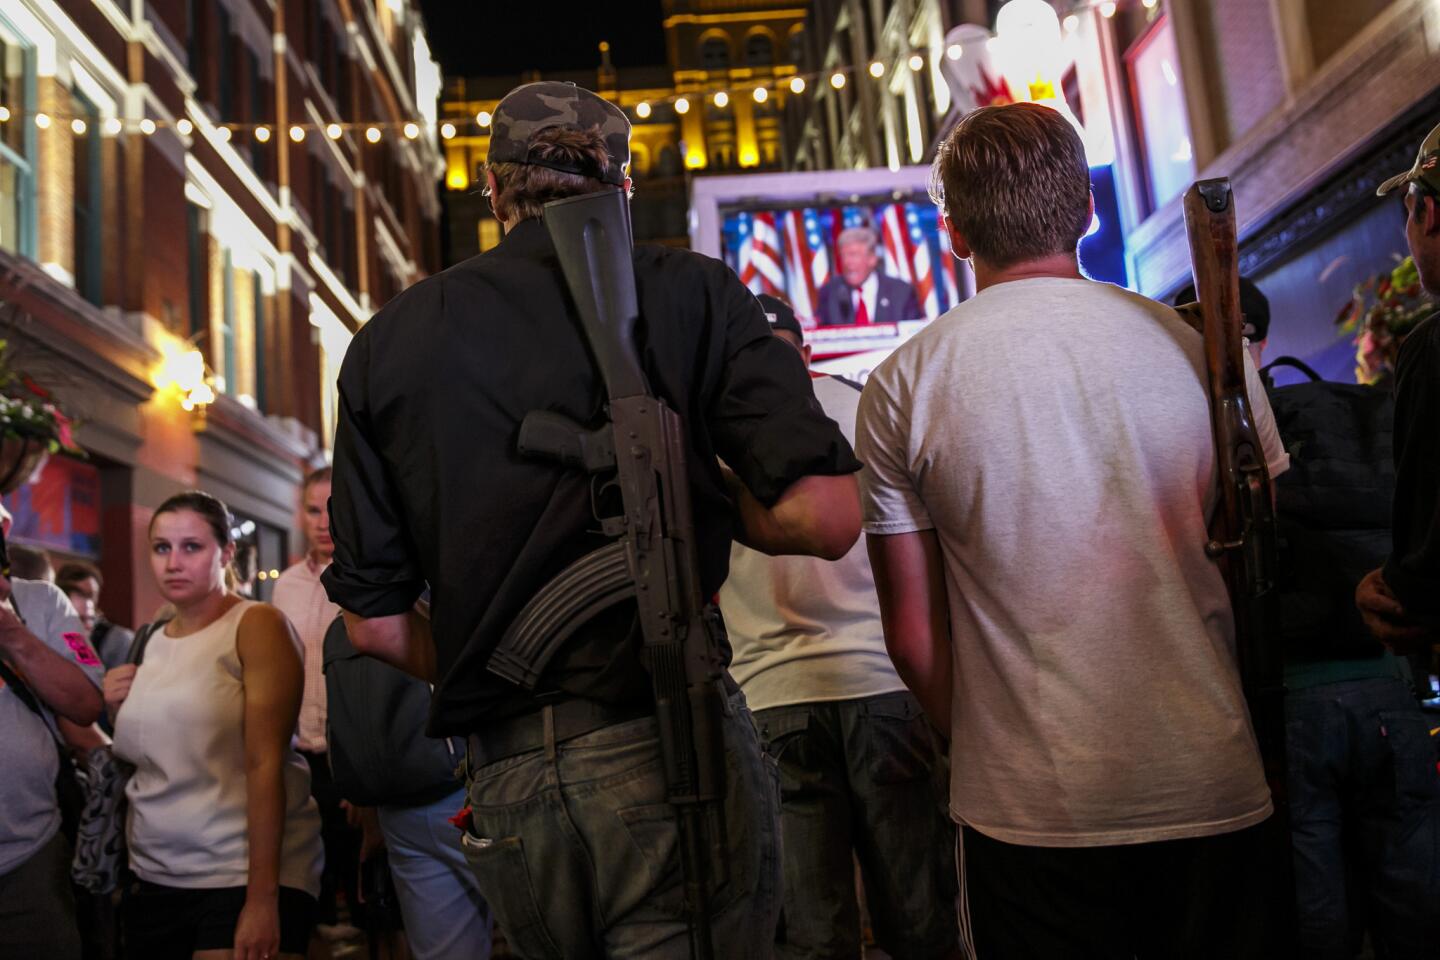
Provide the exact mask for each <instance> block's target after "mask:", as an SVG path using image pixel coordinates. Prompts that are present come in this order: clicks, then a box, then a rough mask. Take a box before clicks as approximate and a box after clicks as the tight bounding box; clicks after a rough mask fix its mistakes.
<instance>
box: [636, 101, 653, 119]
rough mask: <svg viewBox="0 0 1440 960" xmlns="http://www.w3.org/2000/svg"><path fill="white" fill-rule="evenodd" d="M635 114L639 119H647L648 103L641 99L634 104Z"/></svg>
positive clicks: (648, 112)
mask: <svg viewBox="0 0 1440 960" xmlns="http://www.w3.org/2000/svg"><path fill="white" fill-rule="evenodd" d="M635 116H637V117H639V118H640V119H641V120H645V119H647V118H648V117H649V116H650V104H649V103H647V102H645V101H644V100H641V101H640V102H639V103H637V104H635Z"/></svg>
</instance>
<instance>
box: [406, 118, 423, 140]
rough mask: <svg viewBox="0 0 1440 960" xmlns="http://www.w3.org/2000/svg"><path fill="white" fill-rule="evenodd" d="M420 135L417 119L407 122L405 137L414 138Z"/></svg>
mask: <svg viewBox="0 0 1440 960" xmlns="http://www.w3.org/2000/svg"><path fill="white" fill-rule="evenodd" d="M418 136H420V126H419V124H417V123H415V121H413V120H412V121H410V122H409V123H407V124H405V139H407V140H414V139H415V138H416V137H418Z"/></svg>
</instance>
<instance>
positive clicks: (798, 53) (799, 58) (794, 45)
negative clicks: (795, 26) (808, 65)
mask: <svg viewBox="0 0 1440 960" xmlns="http://www.w3.org/2000/svg"><path fill="white" fill-rule="evenodd" d="M790 62H791V63H793V64H796V65H797V66H798V65H799V64H802V63H804V62H805V31H804V30H796V31H794V32H793V33H791V34H790Z"/></svg>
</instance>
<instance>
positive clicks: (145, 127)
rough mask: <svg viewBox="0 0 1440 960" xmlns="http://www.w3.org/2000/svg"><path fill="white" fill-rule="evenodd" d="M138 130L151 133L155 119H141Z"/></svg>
mask: <svg viewBox="0 0 1440 960" xmlns="http://www.w3.org/2000/svg"><path fill="white" fill-rule="evenodd" d="M140 132H141V133H143V134H145V136H147V137H148V136H150V134H152V133H154V132H155V121H154V120H151V119H150V118H149V117H146V118H145V119H144V120H141V121H140ZM267 133H268V131H267Z"/></svg>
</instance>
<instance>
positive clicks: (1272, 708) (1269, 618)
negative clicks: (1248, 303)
mask: <svg viewBox="0 0 1440 960" xmlns="http://www.w3.org/2000/svg"><path fill="white" fill-rule="evenodd" d="M1184 208H1185V228H1186V232H1187V234H1188V235H1189V240H1190V262H1191V269H1192V271H1193V274H1194V278H1195V294H1196V298H1197V299H1198V300H1199V311H1200V315H1201V334H1202V336H1203V337H1204V343H1205V367H1206V372H1207V378H1208V387H1209V393H1210V427H1211V432H1212V434H1213V439H1214V444H1215V465H1216V468H1217V476H1218V482H1219V489H1218V491H1217V492H1218V498H1217V502H1216V506H1215V516H1214V518H1213V520H1212V521H1211V527H1210V534H1211V539H1210V542H1209V543H1207V544H1206V547H1205V552H1206V553H1207V554H1209V555H1210V556H1211V557H1212V558H1214V559H1215V560H1217V561H1218V562H1219V563H1220V565H1221V570H1222V572H1223V574H1224V577H1225V585H1226V588H1227V589H1228V591H1229V593H1230V602H1231V607H1232V609H1233V611H1234V614H1235V653H1236V659H1237V661H1238V665H1239V670H1240V681H1241V685H1242V687H1243V688H1244V692H1245V699H1246V702H1247V704H1248V706H1249V710H1250V719H1251V723H1252V725H1253V726H1254V730H1255V737H1256V740H1257V742H1258V744H1259V747H1260V756H1261V759H1262V761H1263V762H1264V766H1265V779H1266V781H1267V782H1268V783H1269V785H1270V794H1271V797H1272V799H1273V801H1274V804H1275V818H1274V822H1273V823H1272V824H1270V833H1271V839H1272V840H1273V843H1272V844H1271V845H1270V849H1269V856H1270V857H1272V858H1273V859H1272V861H1271V866H1272V868H1273V869H1274V870H1275V871H1276V873H1277V876H1276V877H1275V880H1276V884H1277V888H1278V889H1277V891H1273V892H1274V893H1276V895H1277V896H1278V899H1277V900H1276V901H1275V903H1276V905H1277V907H1278V908H1280V909H1287V908H1288V911H1289V913H1288V917H1287V919H1289V918H1293V915H1294V896H1293V890H1294V882H1293V875H1292V864H1291V854H1290V817H1289V804H1288V799H1287V790H1286V776H1287V768H1286V761H1285V665H1284V651H1283V648H1282V646H1281V640H1280V628H1279V591H1278V587H1277V582H1276V573H1277V571H1276V563H1277V560H1276V558H1277V548H1278V533H1277V529H1276V522H1275V500H1274V496H1273V493H1272V489H1273V488H1272V486H1271V480H1270V474H1269V471H1268V469H1267V468H1266V465H1265V451H1264V449H1263V447H1262V446H1261V443H1260V436H1259V432H1258V430H1257V429H1256V425H1255V418H1254V415H1253V411H1254V408H1253V406H1252V404H1251V402H1250V397H1249V394H1248V392H1247V389H1246V377H1245V346H1244V342H1243V339H1242V335H1241V330H1242V327H1243V322H1244V318H1243V316H1242V315H1241V310H1240V269H1239V251H1238V243H1237V238H1236V228H1235V203H1234V196H1233V194H1232V191H1231V189H1230V181H1229V180H1228V179H1218V180H1202V181H1200V182H1198V183H1196V184H1194V185H1193V186H1191V187H1190V189H1189V190H1187V191H1186V193H1185V198H1184ZM1282 884H1283V886H1282ZM1284 927H1285V929H1284V931H1283V934H1284V935H1287V936H1288V935H1289V934H1290V933H1291V930H1292V928H1293V921H1292V922H1289V923H1286V924H1284Z"/></svg>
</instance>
